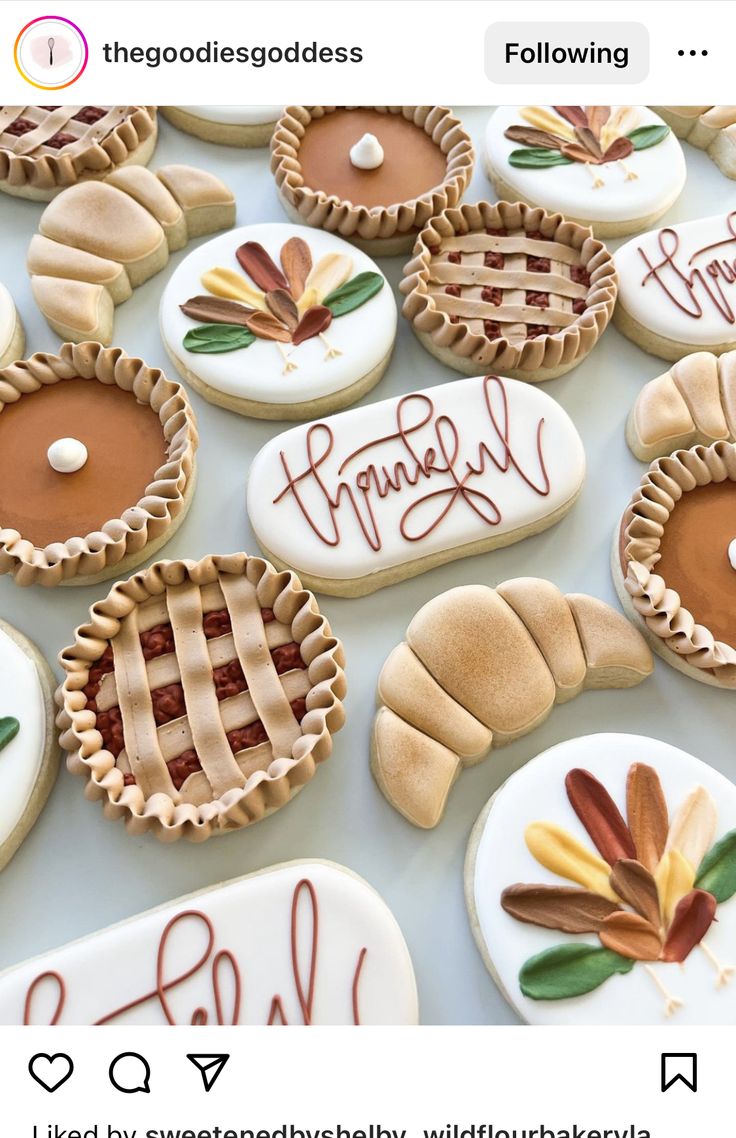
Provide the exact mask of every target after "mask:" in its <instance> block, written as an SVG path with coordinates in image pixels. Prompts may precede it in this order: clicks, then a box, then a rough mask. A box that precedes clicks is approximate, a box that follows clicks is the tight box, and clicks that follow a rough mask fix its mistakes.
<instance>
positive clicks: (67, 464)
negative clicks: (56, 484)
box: [46, 439, 87, 474]
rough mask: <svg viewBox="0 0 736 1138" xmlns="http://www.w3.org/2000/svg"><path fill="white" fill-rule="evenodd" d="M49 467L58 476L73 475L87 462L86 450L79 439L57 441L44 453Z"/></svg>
mask: <svg viewBox="0 0 736 1138" xmlns="http://www.w3.org/2000/svg"><path fill="white" fill-rule="evenodd" d="M46 456H47V458H48V460H49V466H51V467H52V469H54V470H57V471H58V472H59V474H74V472H75V470H81V469H82V467H83V466H84V464H85V462H86V461H87V448H86V446H85V445H84V443H81V442H80V441H79V439H57V440H56V442H55V443H52V444H51V446H50V447H49V449H48V451H47V452H46Z"/></svg>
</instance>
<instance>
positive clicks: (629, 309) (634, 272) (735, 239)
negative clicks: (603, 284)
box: [613, 210, 736, 360]
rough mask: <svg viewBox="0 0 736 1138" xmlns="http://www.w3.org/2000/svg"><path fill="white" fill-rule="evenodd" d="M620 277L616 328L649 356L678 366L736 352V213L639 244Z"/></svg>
mask: <svg viewBox="0 0 736 1138" xmlns="http://www.w3.org/2000/svg"><path fill="white" fill-rule="evenodd" d="M616 269H617V270H618V275H619V291H618V304H617V305H616V309H615V312H614V316H613V320H614V323H615V325H616V327H617V328H619V329H620V331H621V332H623V334H624V336H628V338H629V339H630V340H633V341H634V343H635V344H638V345H639V347H640V348H643V349H644V351H645V352H651V353H652V355H655V356H661V358H662V359H663V360H679V359H680V358H681V357H682V356H684V355H687V354H688V352H695V351H698V350H700V349H703V350H706V351H709V352H714V353H715V354H716V355H720V354H721V353H722V352H729V351H731V350H732V349H734V348H736V210H732V211H731V212H730V213H719V214H716V215H715V216H714V217H701V218H699V219H698V220H697V221H683V222H681V223H680V224H679V225H670V226H668V227H667V228H666V229H658V230H653V231H652V232H651V233H645V234H643V235H642V236H641V237H635V238H634V239H633V240H632V241H629V242H627V243H626V245H622V246H621V248H620V249H619V250H618V251H617V253H616Z"/></svg>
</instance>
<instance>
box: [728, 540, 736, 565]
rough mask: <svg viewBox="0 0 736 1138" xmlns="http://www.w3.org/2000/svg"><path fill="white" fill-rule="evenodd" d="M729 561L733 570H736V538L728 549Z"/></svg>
mask: <svg viewBox="0 0 736 1138" xmlns="http://www.w3.org/2000/svg"><path fill="white" fill-rule="evenodd" d="M728 560H729V561H730V562H731V568H732V569H736V537H735V538H734V539H733V541H732V542H731V544H730V545H729V547H728Z"/></svg>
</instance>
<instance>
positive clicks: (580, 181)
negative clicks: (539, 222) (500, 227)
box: [485, 106, 686, 238]
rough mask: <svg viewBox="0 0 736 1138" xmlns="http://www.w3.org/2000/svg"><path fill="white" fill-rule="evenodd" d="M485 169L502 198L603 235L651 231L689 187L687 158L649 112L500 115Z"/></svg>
mask: <svg viewBox="0 0 736 1138" xmlns="http://www.w3.org/2000/svg"><path fill="white" fill-rule="evenodd" d="M485 166H486V172H487V173H488V177H489V178H490V180H491V182H492V183H493V185H494V188H495V190H496V193H497V194H498V196H499V197H500V198H504V199H505V200H506V201H511V202H513V201H518V200H521V201H524V202H527V203H528V204H529V205H538V206H542V207H543V208H544V209H546V210H549V211H550V212H558V213H561V214H562V215H563V217H566V218H567V219H568V220H570V221H577V222H579V224H581V225H590V226H592V227H593V231H594V233H595V235H596V237H601V238H606V237H623V236H624V235H625V234H627V233H638V232H640V231H641V230H642V229H647V228H648V227H649V226H650V225H654V223H655V222H656V221H657V220H658V219H659V218H660V217H661V216H662V214H663V213H666V211H667V210H668V209H669V208H670V206H671V205H673V203H674V202H675V201H676V200H677V198H678V197H679V196H680V194H681V192H682V189H683V186H684V185H685V175H686V169H685V157H684V155H683V153H682V147H681V146H680V143H679V142H678V141H677V138H676V137H675V135H674V134H673V133H672V131H671V130H670V128H669V127H668V126H667V125H666V123H664V122H663V121H662V119H661V118H660V117H659V115H657V114H655V113H654V111H652V110H650V109H649V107H640V106H633V107H629V106H620V107H603V106H601V107H572V106H571V107H542V106H527V107H511V106H503V107H498V109H497V110H495V111H494V112H493V114H492V116H491V118H490V120H489V123H488V127H487V129H486V137H485Z"/></svg>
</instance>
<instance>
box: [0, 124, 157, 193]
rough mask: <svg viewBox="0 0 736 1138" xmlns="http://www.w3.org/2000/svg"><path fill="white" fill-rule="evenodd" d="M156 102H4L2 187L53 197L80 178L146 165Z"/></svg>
mask: <svg viewBox="0 0 736 1138" xmlns="http://www.w3.org/2000/svg"><path fill="white" fill-rule="evenodd" d="M156 134H157V123H156V108H155V107H95V106H88V107H40V106H39V107H0V191H2V192H3V193H6V194H13V195H14V196H16V197H21V198H31V199H33V200H35V201H49V200H50V199H51V198H52V197H54V195H55V194H58V193H59V191H60V190H64V189H66V188H67V187H68V186H73V185H74V184H75V183H77V182H83V181H90V180H93V179H96V178H105V177H107V175H108V174H110V173H111V172H112V171H113V170H117V169H119V168H120V167H122V166H128V165H131V164H136V165H141V166H145V165H146V163H147V162H148V161H149V160H150V158H151V155H152V154H153V150H154V147H155V145H156Z"/></svg>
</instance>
